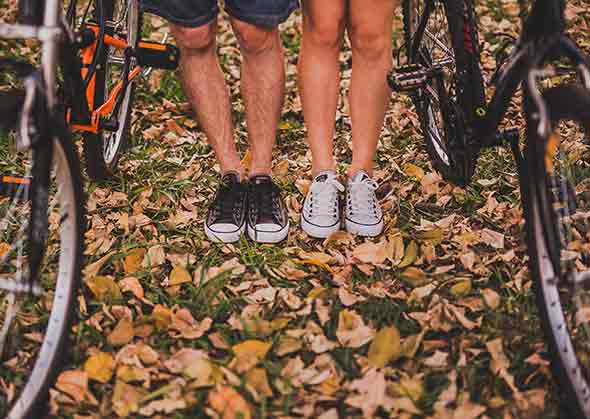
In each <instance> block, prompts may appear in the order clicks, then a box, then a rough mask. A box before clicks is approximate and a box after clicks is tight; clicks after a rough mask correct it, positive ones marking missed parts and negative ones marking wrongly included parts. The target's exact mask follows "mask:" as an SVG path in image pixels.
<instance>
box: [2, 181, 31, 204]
mask: <svg viewBox="0 0 590 419" xmlns="http://www.w3.org/2000/svg"><path fill="white" fill-rule="evenodd" d="M30 186H31V178H30V177H24V176H16V175H0V196H3V197H9V198H16V197H17V196H18V197H19V198H20V200H23V201H24V200H27V199H28V195H29V191H28V189H29V187H30Z"/></svg>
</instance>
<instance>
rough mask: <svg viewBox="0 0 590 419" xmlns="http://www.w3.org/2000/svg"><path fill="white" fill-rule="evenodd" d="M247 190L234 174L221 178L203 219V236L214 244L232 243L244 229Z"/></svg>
mask: <svg viewBox="0 0 590 419" xmlns="http://www.w3.org/2000/svg"><path fill="white" fill-rule="evenodd" d="M246 201H247V189H246V187H245V185H243V184H242V183H241V182H240V177H239V175H238V174H237V173H235V172H229V173H227V174H226V175H224V176H223V178H222V180H221V183H220V185H219V188H218V189H217V193H216V194H215V198H214V199H213V202H212V203H211V205H210V206H209V210H208V211H207V218H206V219H205V234H206V235H207V237H208V238H209V239H210V240H212V241H215V242H223V243H234V242H237V241H238V240H239V239H240V236H241V235H242V233H243V232H244V229H245V228H246Z"/></svg>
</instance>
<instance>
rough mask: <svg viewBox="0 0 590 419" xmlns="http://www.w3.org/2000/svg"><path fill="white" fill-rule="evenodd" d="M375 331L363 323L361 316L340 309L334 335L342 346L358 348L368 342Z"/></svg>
mask: <svg viewBox="0 0 590 419" xmlns="http://www.w3.org/2000/svg"><path fill="white" fill-rule="evenodd" d="M374 334H375V331H374V330H373V329H371V328H370V327H368V326H367V325H365V323H364V321H363V318H362V317H361V316H360V315H359V314H357V313H355V312H354V311H350V310H346V309H345V310H341V311H340V313H339V314H338V329H337V330H336V337H337V338H338V341H339V342H340V344H342V345H343V346H347V347H350V348H358V347H361V346H363V345H364V344H365V343H367V342H369V341H370V340H371V339H372V338H373V335H374Z"/></svg>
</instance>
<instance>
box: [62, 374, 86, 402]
mask: <svg viewBox="0 0 590 419" xmlns="http://www.w3.org/2000/svg"><path fill="white" fill-rule="evenodd" d="M55 387H56V388H57V389H58V390H59V391H61V392H64V393H66V394H67V395H68V396H70V397H71V398H72V399H74V400H75V401H76V403H82V401H84V398H85V397H86V393H87V392H88V375H87V374H86V372H85V371H80V370H70V371H64V372H62V373H61V374H60V375H59V377H57V382H56V384H55Z"/></svg>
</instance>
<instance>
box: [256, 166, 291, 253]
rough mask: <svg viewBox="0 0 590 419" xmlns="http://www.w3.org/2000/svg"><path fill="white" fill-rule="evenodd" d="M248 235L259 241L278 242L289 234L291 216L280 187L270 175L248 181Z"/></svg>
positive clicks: (259, 176)
mask: <svg viewBox="0 0 590 419" xmlns="http://www.w3.org/2000/svg"><path fill="white" fill-rule="evenodd" d="M247 230H248V236H249V237H250V238H251V239H252V240H254V241H256V242H259V243H278V242H280V241H283V240H284V239H285V238H286V237H287V235H288V234H289V218H288V216H287V210H286V208H285V204H284V203H283V200H282V199H281V190H280V188H279V187H278V186H277V185H276V184H275V183H274V182H273V181H272V179H271V177H270V176H268V175H257V176H254V177H252V178H250V182H249V183H248V227H247Z"/></svg>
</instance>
